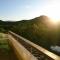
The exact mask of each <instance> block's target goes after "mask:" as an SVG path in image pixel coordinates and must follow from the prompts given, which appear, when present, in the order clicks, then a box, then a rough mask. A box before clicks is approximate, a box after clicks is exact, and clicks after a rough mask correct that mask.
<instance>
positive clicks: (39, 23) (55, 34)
mask: <svg viewBox="0 0 60 60" xmlns="http://www.w3.org/2000/svg"><path fill="white" fill-rule="evenodd" d="M0 27H1V28H0V30H1V31H9V30H12V31H13V32H15V33H17V34H19V35H21V36H23V37H25V38H27V39H29V40H30V41H32V42H34V43H36V44H38V45H40V46H43V47H45V48H47V49H48V50H51V49H50V47H51V46H55V45H59V46H60V43H59V41H60V37H59V35H60V29H57V28H55V27H54V26H53V24H52V23H51V21H50V18H48V17H47V16H40V17H36V18H34V19H31V20H22V21H16V22H3V21H0Z"/></svg>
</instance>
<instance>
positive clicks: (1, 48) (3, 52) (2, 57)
mask: <svg viewBox="0 0 60 60" xmlns="http://www.w3.org/2000/svg"><path fill="white" fill-rule="evenodd" d="M0 60H18V59H17V57H16V55H15V53H14V51H13V49H12V48H11V46H9V43H8V39H7V38H6V35H5V34H3V33H0Z"/></svg>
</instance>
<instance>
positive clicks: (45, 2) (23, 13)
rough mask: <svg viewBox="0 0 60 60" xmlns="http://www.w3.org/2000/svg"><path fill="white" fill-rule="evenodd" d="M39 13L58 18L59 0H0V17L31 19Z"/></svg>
mask: <svg viewBox="0 0 60 60" xmlns="http://www.w3.org/2000/svg"><path fill="white" fill-rule="evenodd" d="M40 15H47V16H49V17H52V18H56V19H58V18H60V0H0V19H2V20H21V19H31V18H34V17H37V16H40Z"/></svg>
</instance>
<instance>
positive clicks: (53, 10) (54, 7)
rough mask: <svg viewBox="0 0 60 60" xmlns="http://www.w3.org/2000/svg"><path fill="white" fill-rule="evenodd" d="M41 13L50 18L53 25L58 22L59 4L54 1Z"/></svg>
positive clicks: (59, 19) (59, 18)
mask: <svg viewBox="0 0 60 60" xmlns="http://www.w3.org/2000/svg"><path fill="white" fill-rule="evenodd" d="M43 13H44V14H45V15H47V16H49V17H50V18H52V20H51V21H52V22H53V23H58V22H60V3H59V1H58V0H56V1H54V2H53V3H50V4H49V5H48V6H46V7H45V8H44V10H43Z"/></svg>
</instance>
